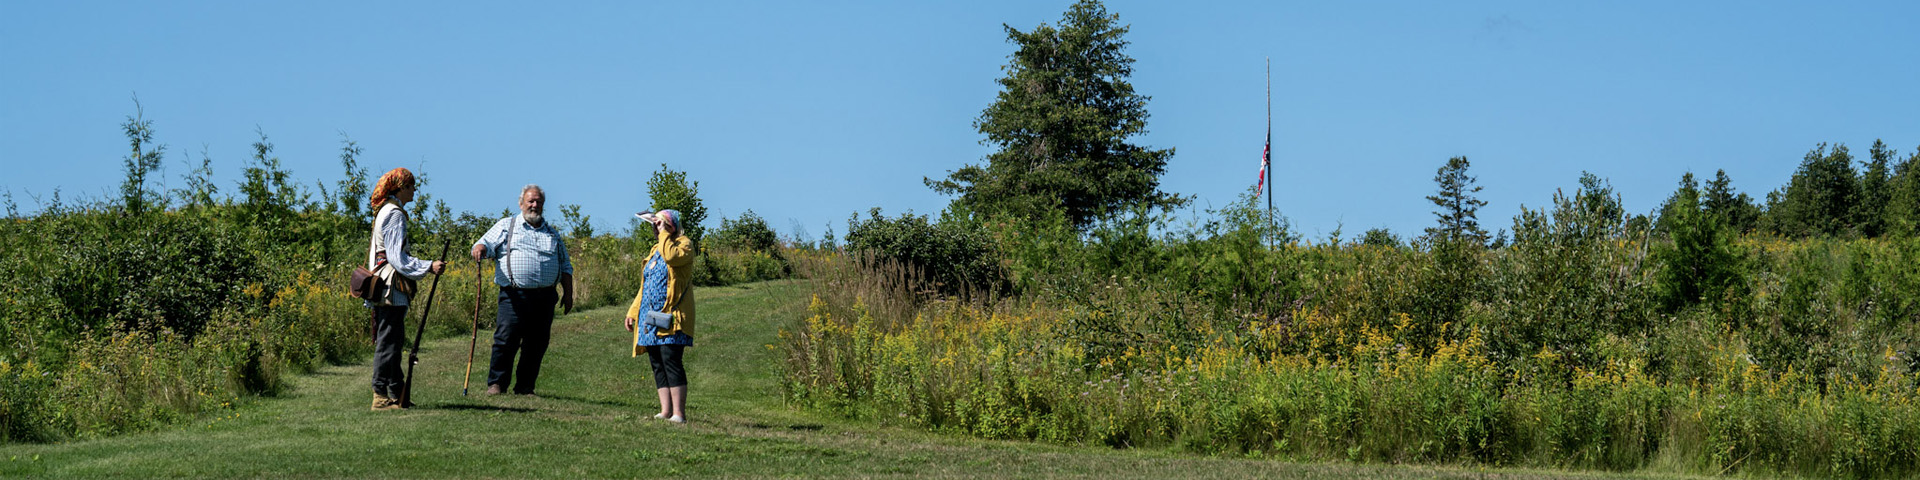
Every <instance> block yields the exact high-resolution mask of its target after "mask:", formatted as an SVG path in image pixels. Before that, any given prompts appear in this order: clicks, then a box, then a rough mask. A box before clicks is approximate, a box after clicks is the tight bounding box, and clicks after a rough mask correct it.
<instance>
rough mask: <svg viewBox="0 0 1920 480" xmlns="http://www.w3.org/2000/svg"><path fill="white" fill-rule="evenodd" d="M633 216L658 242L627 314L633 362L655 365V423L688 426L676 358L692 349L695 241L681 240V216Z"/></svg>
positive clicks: (681, 372) (683, 374)
mask: <svg viewBox="0 0 1920 480" xmlns="http://www.w3.org/2000/svg"><path fill="white" fill-rule="evenodd" d="M636 216H638V217H640V219H642V220H646V221H648V222H650V223H652V224H653V230H654V236H655V239H656V240H655V242H654V245H653V250H652V251H651V252H648V254H647V263H646V267H645V270H643V271H642V272H641V282H640V293H638V294H635V295H634V296H633V306H632V307H628V308H627V322H626V323H627V330H628V331H632V332H633V356H635V357H638V356H640V354H641V353H645V354H646V355H647V360H649V361H650V363H652V364H653V386H654V388H655V389H657V390H659V392H660V413H659V414H656V415H654V416H653V418H658V419H665V420H667V421H670V422H674V423H686V421H687V369H686V367H685V366H684V365H682V363H681V360H680V358H681V355H682V354H683V353H685V352H686V348H687V347H691V346H693V273H692V269H691V268H690V267H692V266H693V241H692V240H691V239H688V238H687V237H686V236H685V235H681V234H680V212H676V211H673V210H661V211H658V212H653V213H640V214H637V215H636Z"/></svg>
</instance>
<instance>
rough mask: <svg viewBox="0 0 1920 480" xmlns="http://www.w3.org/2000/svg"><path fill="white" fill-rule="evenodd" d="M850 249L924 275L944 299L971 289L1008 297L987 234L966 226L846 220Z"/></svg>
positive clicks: (918, 218) (917, 218)
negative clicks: (906, 266) (867, 253)
mask: <svg viewBox="0 0 1920 480" xmlns="http://www.w3.org/2000/svg"><path fill="white" fill-rule="evenodd" d="M847 223H848V225H847V239H846V243H847V245H846V249H847V250H848V251H853V252H862V251H864V252H872V253H873V254H874V255H876V256H878V257H879V258H880V259H883V260H886V261H892V262H899V263H901V264H904V265H909V266H911V267H912V268H917V269H921V270H923V271H924V272H925V274H926V275H927V278H928V280H930V283H929V285H930V287H931V288H934V289H936V290H938V291H939V292H942V293H946V294H954V293H957V292H960V291H963V290H967V289H978V290H981V291H993V290H1001V291H1004V290H1005V288H1004V284H1005V283H1006V276H1005V273H1003V270H1002V267H1001V266H1000V264H999V261H998V257H997V256H995V254H994V251H993V246H992V243H990V242H989V241H988V240H987V234H986V232H985V231H983V230H981V229H978V228H973V227H970V226H968V225H966V224H965V223H963V222H940V223H931V222H928V221H927V217H926V216H925V215H913V214H910V213H905V214H901V215H900V216H899V217H896V218H887V217H884V216H881V215H880V209H879V208H875V209H873V210H872V211H869V212H868V218H866V219H861V218H859V216H857V215H856V216H854V217H853V218H849V219H848V220H847Z"/></svg>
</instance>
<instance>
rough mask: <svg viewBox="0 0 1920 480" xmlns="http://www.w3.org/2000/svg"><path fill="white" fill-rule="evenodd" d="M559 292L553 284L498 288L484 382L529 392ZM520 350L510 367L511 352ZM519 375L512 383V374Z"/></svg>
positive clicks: (543, 352)
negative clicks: (516, 361) (497, 308)
mask: <svg viewBox="0 0 1920 480" xmlns="http://www.w3.org/2000/svg"><path fill="white" fill-rule="evenodd" d="M557 303H560V295H559V294H558V293H555V292H554V289H553V287H546V288H525V289H522V288H511V287H501V288H500V314H499V316H497V317H495V320H494V329H493V362H492V363H490V364H489V365H488V367H487V385H499V386H500V388H501V389H502V390H505V389H507V388H508V387H512V389H513V393H522V394H525V393H533V387H534V383H535V382H537V381H539V380H540V360H541V359H542V358H545V357H546V356H547V340H549V339H551V338H552V336H553V306H554V304H557ZM516 351H517V352H518V353H519V354H520V367H519V368H514V366H513V355H514V353H516ZM516 375H517V376H519V377H520V384H519V385H514V383H513V377H514V376H516Z"/></svg>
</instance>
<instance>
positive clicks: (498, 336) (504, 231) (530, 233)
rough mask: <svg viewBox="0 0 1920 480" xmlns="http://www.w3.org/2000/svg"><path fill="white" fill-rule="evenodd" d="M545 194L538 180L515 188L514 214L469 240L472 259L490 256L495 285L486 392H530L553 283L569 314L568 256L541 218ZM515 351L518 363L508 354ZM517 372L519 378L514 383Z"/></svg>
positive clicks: (546, 335)
mask: <svg viewBox="0 0 1920 480" xmlns="http://www.w3.org/2000/svg"><path fill="white" fill-rule="evenodd" d="M546 205H547V193H546V191H544V190H541V189H540V186H539V185H527V186H526V187H525V188H521V189H520V214H519V215H516V216H512V217H507V218H502V219H500V221H499V222H496V223H494V224H493V228H490V229H487V233H486V235H482V236H481V237H480V240H479V241H477V242H474V243H473V260H474V261H475V262H478V261H480V260H483V259H492V260H494V270H493V283H494V284H495V285H499V286H500V297H499V299H500V308H499V313H498V315H497V316H495V317H494V330H493V360H492V361H491V362H490V363H489V365H488V367H487V394H488V395H498V394H501V393H505V392H507V391H508V389H511V390H512V391H513V393H517V394H521V395H533V387H534V385H535V382H537V381H539V379H540V360H541V359H542V358H544V357H546V355H547V342H548V340H550V339H551V337H552V333H553V304H554V302H555V292H554V287H555V286H556V285H557V286H559V287H560V292H559V295H558V301H559V303H560V307H561V309H562V310H563V312H564V313H573V261H572V260H570V259H568V258H567V244H566V242H565V241H563V240H564V239H563V238H562V237H561V236H560V232H559V231H557V230H555V229H554V228H553V225H552V224H549V223H547V222H546V218H545V217H544V216H543V215H542V214H543V213H544V212H545V211H546ZM516 353H518V354H519V356H520V366H519V368H515V367H514V364H513V363H514V355H515V354H516ZM515 377H518V378H517V380H519V383H515V382H514V380H516V378H515Z"/></svg>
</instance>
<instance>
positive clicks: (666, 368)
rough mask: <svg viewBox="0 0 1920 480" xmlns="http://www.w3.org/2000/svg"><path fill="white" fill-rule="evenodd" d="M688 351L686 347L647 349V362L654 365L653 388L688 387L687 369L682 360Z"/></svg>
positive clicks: (669, 346) (662, 346) (657, 346)
mask: <svg viewBox="0 0 1920 480" xmlns="http://www.w3.org/2000/svg"><path fill="white" fill-rule="evenodd" d="M686 351H687V346H686V345H654V346H651V347H647V361H648V363H651V364H653V388H673V387H684V386H687V367H686V364H684V363H681V360H680V358H681V357H682V356H684V355H685V354H686Z"/></svg>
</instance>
